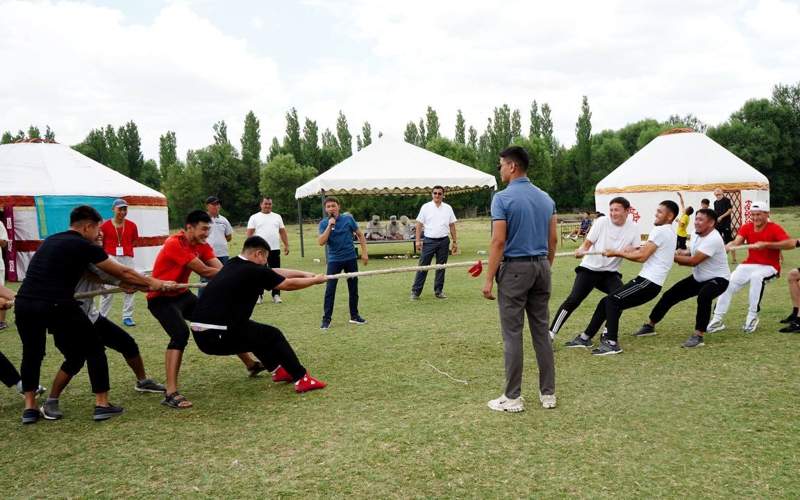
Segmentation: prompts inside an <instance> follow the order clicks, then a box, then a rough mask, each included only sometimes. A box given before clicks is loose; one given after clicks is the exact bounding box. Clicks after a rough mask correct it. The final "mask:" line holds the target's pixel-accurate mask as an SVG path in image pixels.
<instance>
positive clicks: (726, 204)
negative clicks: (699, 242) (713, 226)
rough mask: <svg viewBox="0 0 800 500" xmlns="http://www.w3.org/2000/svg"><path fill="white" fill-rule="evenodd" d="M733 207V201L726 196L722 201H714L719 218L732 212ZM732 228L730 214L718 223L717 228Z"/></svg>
mask: <svg viewBox="0 0 800 500" xmlns="http://www.w3.org/2000/svg"><path fill="white" fill-rule="evenodd" d="M732 206H733V205H732V204H731V200H730V199H728V198H727V197H725V196H723V197H722V199H719V200H714V211H715V212H717V217H719V216H721V215H722V214H724V213H725V212H727V211H728V210H730V208H731V207H732ZM730 226H731V215H730V214H728V216H727V217H725V218H724V219H720V220H719V221H718V222H717V227H730Z"/></svg>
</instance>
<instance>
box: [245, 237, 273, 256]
mask: <svg viewBox="0 0 800 500" xmlns="http://www.w3.org/2000/svg"><path fill="white" fill-rule="evenodd" d="M247 250H264V251H265V252H267V253H269V251H270V248H269V243H267V240H265V239H264V238H262V237H261V236H251V237H249V238H247V239H246V240H244V245H242V252H245V251H247Z"/></svg>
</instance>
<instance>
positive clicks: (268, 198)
mask: <svg viewBox="0 0 800 500" xmlns="http://www.w3.org/2000/svg"><path fill="white" fill-rule="evenodd" d="M267 200H269V201H272V196H266V195H265V196H262V197H261V203H264V202H265V201H267Z"/></svg>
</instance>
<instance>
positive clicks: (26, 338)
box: [15, 298, 109, 394]
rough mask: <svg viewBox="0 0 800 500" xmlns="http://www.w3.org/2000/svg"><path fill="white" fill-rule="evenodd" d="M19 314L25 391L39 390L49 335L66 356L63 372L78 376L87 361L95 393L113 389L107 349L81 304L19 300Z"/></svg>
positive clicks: (17, 310) (62, 367)
mask: <svg viewBox="0 0 800 500" xmlns="http://www.w3.org/2000/svg"><path fill="white" fill-rule="evenodd" d="M15 314H16V320H17V330H18V332H19V338H20V339H21V340H22V366H21V368H20V372H21V375H22V389H23V390H24V391H26V392H27V391H34V390H36V389H37V388H38V387H39V376H40V371H41V368H42V360H43V359H44V355H45V346H46V345H47V337H46V334H47V332H49V333H50V334H51V335H52V336H53V340H54V341H55V344H56V348H58V350H59V351H61V354H63V355H64V362H63V363H62V364H61V369H62V370H64V371H65V372H66V373H67V374H69V375H72V376H75V375H76V374H77V373H78V372H79V371H80V370H81V368H83V364H84V362H85V363H86V365H87V370H88V372H89V380H90V382H91V384H92V392H94V393H95V394H97V393H100V392H107V391H108V390H109V382H108V360H107V359H106V351H105V347H103V342H102V340H101V339H100V336H99V335H98V334H97V330H95V329H94V327H93V326H92V322H91V321H89V318H88V317H87V316H86V314H84V313H83V311H82V310H81V308H80V306H79V305H78V303H77V302H70V303H64V304H53V303H50V302H45V301H40V300H30V299H25V298H17V300H16V304H15Z"/></svg>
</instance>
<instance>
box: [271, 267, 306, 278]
mask: <svg viewBox="0 0 800 500" xmlns="http://www.w3.org/2000/svg"><path fill="white" fill-rule="evenodd" d="M273 271H275V273H276V274H280V275H281V276H283V277H284V278H313V277H314V273H307V272H305V271H297V270H295V269H283V268H277V269H273Z"/></svg>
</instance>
